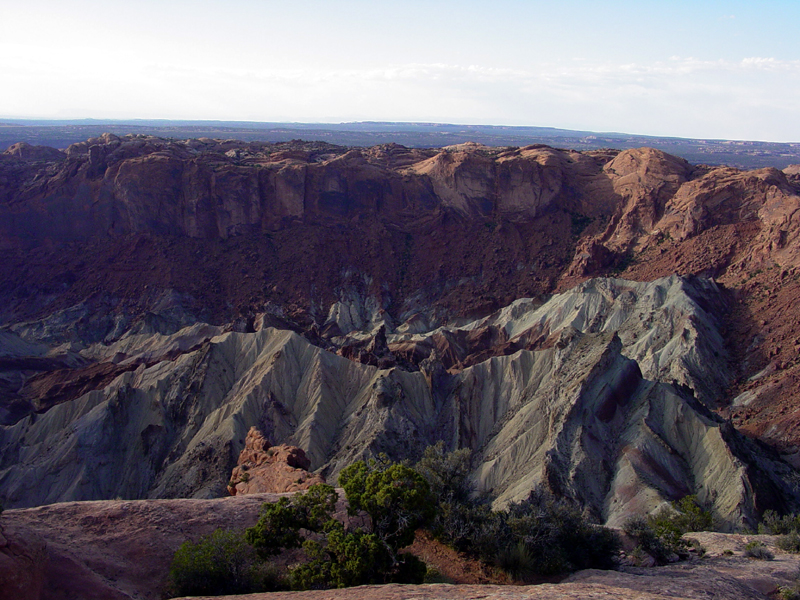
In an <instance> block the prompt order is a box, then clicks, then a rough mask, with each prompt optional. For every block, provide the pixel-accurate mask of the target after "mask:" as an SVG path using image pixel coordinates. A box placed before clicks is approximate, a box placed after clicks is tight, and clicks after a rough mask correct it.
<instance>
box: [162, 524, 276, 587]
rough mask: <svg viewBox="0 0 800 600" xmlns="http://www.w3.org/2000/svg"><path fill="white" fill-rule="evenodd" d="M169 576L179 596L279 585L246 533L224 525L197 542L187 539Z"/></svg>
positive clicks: (175, 559) (179, 550) (173, 560)
mask: <svg viewBox="0 0 800 600" xmlns="http://www.w3.org/2000/svg"><path fill="white" fill-rule="evenodd" d="M169 576H170V582H171V588H172V590H171V591H172V592H174V594H175V595H178V596H197V595H225V594H246V593H252V592H262V591H270V590H271V589H275V588H276V587H277V586H278V581H277V578H276V577H275V576H274V574H272V573H271V572H270V570H269V569H268V568H267V567H265V566H264V565H263V564H262V563H261V562H260V561H259V560H258V557H257V555H256V552H255V550H254V549H253V548H252V547H251V546H250V545H249V544H248V543H247V542H246V541H245V539H244V537H243V536H242V534H241V533H236V532H233V531H224V530H222V529H217V530H216V531H214V533H212V534H211V535H209V536H205V537H203V538H201V539H200V541H198V542H197V543H192V542H185V543H183V544H182V545H181V546H180V548H178V550H177V552H175V556H174V557H173V559H172V565H171V566H170V570H169Z"/></svg>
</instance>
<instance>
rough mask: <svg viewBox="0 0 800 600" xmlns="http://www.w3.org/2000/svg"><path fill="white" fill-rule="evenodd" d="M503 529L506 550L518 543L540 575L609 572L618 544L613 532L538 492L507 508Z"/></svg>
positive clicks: (545, 492) (559, 501)
mask: <svg viewBox="0 0 800 600" xmlns="http://www.w3.org/2000/svg"><path fill="white" fill-rule="evenodd" d="M507 527H508V530H509V531H510V533H511V539H510V540H507V541H506V540H503V541H506V546H508V545H510V543H518V542H522V543H523V544H524V545H525V547H526V548H527V549H528V551H529V552H530V553H531V555H532V556H533V560H534V562H535V567H534V568H535V571H536V573H539V574H541V575H553V574H557V573H566V572H569V571H574V570H578V569H589V568H597V569H610V568H613V567H614V566H615V563H614V559H615V557H616V556H617V554H618V553H619V548H620V542H619V539H618V538H617V536H616V534H615V533H614V532H613V531H611V530H610V529H606V528H604V527H600V526H597V525H593V524H592V523H590V522H589V521H587V520H586V519H585V518H584V516H583V514H582V512H581V511H580V510H579V508H578V507H577V506H576V505H574V504H572V503H570V502H568V501H566V500H564V499H558V498H556V497H555V496H554V495H553V494H551V493H549V492H547V491H545V490H542V489H534V490H532V491H531V493H530V495H529V496H528V498H527V499H526V500H524V501H523V502H517V503H512V504H511V505H509V507H508V511H507ZM500 539H502V536H501V537H500ZM509 542H510V543H509Z"/></svg>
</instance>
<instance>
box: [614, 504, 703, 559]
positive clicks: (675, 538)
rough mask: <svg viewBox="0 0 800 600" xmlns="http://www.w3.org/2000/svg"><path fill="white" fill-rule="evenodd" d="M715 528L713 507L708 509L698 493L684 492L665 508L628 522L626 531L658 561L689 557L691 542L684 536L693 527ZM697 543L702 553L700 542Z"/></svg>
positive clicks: (700, 529)
mask: <svg viewBox="0 0 800 600" xmlns="http://www.w3.org/2000/svg"><path fill="white" fill-rule="evenodd" d="M713 528H714V519H713V516H712V514H711V511H709V510H706V509H705V508H703V506H702V505H701V504H700V502H699V501H698V500H697V496H694V495H692V496H685V497H683V498H681V499H680V500H678V501H676V502H673V503H672V505H671V507H670V508H662V509H661V510H659V511H658V512H657V513H656V514H654V515H651V516H649V517H647V518H646V519H645V518H642V517H634V518H632V519H631V520H629V521H628V522H627V523H626V524H625V532H626V533H627V534H628V535H631V536H633V537H635V538H636V539H637V540H638V541H639V544H640V545H641V547H642V549H643V550H644V551H645V552H647V553H648V554H649V555H650V556H652V557H653V558H654V559H655V561H656V562H657V563H658V564H665V563H667V562H670V561H672V560H676V559H678V558H687V557H688V556H689V554H688V549H689V546H690V545H691V543H690V542H689V541H687V540H684V539H683V535H684V534H686V533H688V532H690V531H710V530H713ZM695 543H696V544H697V546H695V550H696V551H697V553H698V554H699V555H700V556H702V555H703V554H704V551H703V553H701V552H700V550H699V548H702V546H700V544H699V543H697V542H696V541H695Z"/></svg>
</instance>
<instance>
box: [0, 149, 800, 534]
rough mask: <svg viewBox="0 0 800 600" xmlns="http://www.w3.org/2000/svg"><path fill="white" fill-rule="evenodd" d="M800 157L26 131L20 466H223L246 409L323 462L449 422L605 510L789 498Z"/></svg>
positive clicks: (127, 469)
mask: <svg viewBox="0 0 800 600" xmlns="http://www.w3.org/2000/svg"><path fill="white" fill-rule="evenodd" d="M799 188H800V179H798V176H797V173H796V170H793V169H792V168H789V169H786V171H785V172H780V171H776V170H774V169H762V170H758V171H750V172H743V171H738V170H735V169H730V168H709V167H704V166H693V165H690V164H688V163H687V162H685V161H683V160H682V159H679V158H676V157H672V156H669V155H666V154H664V153H663V152H659V151H656V150H652V149H647V148H643V149H637V150H628V151H625V152H616V151H610V150H609V151H597V152H586V153H580V152H574V151H568V150H557V149H553V148H549V147H546V146H529V147H525V148H486V147H482V146H478V145H475V144H464V145H460V146H455V147H449V148H443V149H430V150H428V149H424V150H411V149H407V148H403V147H402V146H397V145H386V146H379V147H375V148H369V149H349V148H341V147H336V146H331V145H327V144H322V143H302V142H294V143H286V144H264V143H242V142H237V141H234V140H227V141H221V140H209V139H200V140H185V141H175V140H162V139H158V138H152V137H135V136H128V137H124V138H118V137H116V136H112V135H105V136H103V137H102V138H96V139H92V140H89V141H87V142H85V143H82V144H75V145H73V146H70V147H69V148H68V149H67V150H66V151H63V152H62V151H57V150H54V149H48V148H38V147H30V146H24V145H23V146H16V147H13V148H11V149H9V151H7V152H6V153H4V154H3V155H2V156H0V248H2V250H3V252H4V260H3V261H0V281H1V282H2V285H0V322H1V323H2V326H1V327H0V422H2V429H0V497H2V499H3V501H4V502H5V504H6V505H7V506H17V507H23V506H35V505H39V504H46V503H51V502H57V501H66V500H91V499H104V498H114V497H118V496H121V497H123V498H166V497H193V498H209V497H215V496H219V495H222V494H224V493H225V490H226V486H227V484H228V482H229V480H230V474H231V470H232V469H233V468H234V466H236V460H237V457H238V456H239V453H240V452H241V451H242V449H243V448H244V447H245V438H246V435H247V432H248V430H249V429H250V428H251V427H253V426H255V427H256V428H257V429H258V431H260V432H261V434H262V435H264V436H266V437H267V438H268V439H269V440H270V441H271V442H272V443H275V444H281V443H286V444H292V445H295V446H297V447H299V448H302V449H303V451H304V452H305V453H306V455H307V457H308V459H309V460H310V463H311V465H310V468H311V469H312V470H314V471H316V472H318V473H319V474H321V475H323V476H325V477H327V478H329V479H331V478H335V476H336V474H337V473H338V471H339V470H340V469H341V468H342V467H343V466H345V465H346V464H348V463H350V462H352V461H353V460H356V459H358V458H362V457H366V456H370V455H372V454H374V453H377V452H387V453H389V454H390V455H391V456H393V457H395V458H403V457H410V458H414V456H415V455H418V453H419V452H420V451H421V449H422V448H423V447H424V446H425V445H427V444H430V443H433V442H435V441H437V440H444V441H445V442H446V444H447V446H448V447H449V448H453V449H455V448H460V447H469V448H472V449H473V451H474V462H473V471H472V475H473V478H474V481H475V483H476V485H477V486H478V487H479V489H481V490H484V491H488V492H491V493H493V494H495V495H496V497H497V498H498V502H500V503H503V502H507V501H510V500H514V499H519V498H521V497H523V496H524V495H526V493H527V491H528V490H529V489H530V487H531V486H533V485H537V484H543V485H546V486H549V487H550V488H552V489H553V490H554V491H557V492H559V493H561V494H564V495H567V496H570V497H573V498H575V499H577V500H579V501H580V502H582V503H583V504H584V505H585V506H586V507H587V509H588V510H589V511H590V512H592V513H593V514H594V515H595V516H596V517H597V518H598V519H601V520H604V521H607V522H609V523H618V522H619V521H620V520H622V519H624V518H625V516H626V515H628V514H630V513H632V512H640V511H644V510H652V509H654V508H656V507H657V506H659V505H660V504H661V503H663V502H664V501H666V500H670V499H673V498H676V497H679V496H681V495H684V494H686V493H697V494H698V495H699V496H700V497H701V499H703V500H704V501H707V502H709V503H710V504H711V505H713V507H714V509H715V511H716V512H717V514H718V515H719V516H720V517H722V518H725V519H727V520H728V521H729V522H731V523H737V522H742V521H744V522H752V520H753V518H754V517H755V515H757V514H758V513H759V512H760V511H761V510H763V509H764V508H767V507H773V508H776V509H779V510H790V509H792V510H793V509H796V508H797V502H798V495H797V489H796V487H797V474H796V472H795V470H794V468H793V467H792V466H791V464H792V463H796V462H797V460H796V452H797V450H798V448H799V447H800V427H799V426H800V413H799V412H797V411H795V410H794V407H795V404H796V401H797V400H798V399H800V392H798V389H800V386H797V385H795V383H796V382H797V381H798V378H800V360H799V359H798V355H797V354H798V352H797V351H798V348H800V319H798V318H797V317H796V315H797V312H796V310H797V309H796V306H797V302H796V301H797V299H798V297H800V271H799V270H798V268H800V264H799V262H798V261H800V250H798V248H800V245H798V244H799V243H800V241H799V237H798V236H800V228H798V223H800V212H798V208H799V207H800V197H799V196H798V189H799ZM612 275H613V277H611V276H612ZM742 432H744V433H746V434H747V436H745V435H742ZM748 436H749V437H748ZM752 438H760V440H754V439H752ZM120 440H124V441H125V443H120ZM761 441H766V442H769V444H771V446H768V445H764V444H762V443H761ZM787 461H788V462H787ZM331 480H332V479H331Z"/></svg>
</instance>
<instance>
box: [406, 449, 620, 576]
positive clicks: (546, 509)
mask: <svg viewBox="0 0 800 600" xmlns="http://www.w3.org/2000/svg"><path fill="white" fill-rule="evenodd" d="M468 467H469V451H466V450H458V451H456V452H450V453H445V452H444V445H443V444H442V443H441V442H440V443H438V444H436V445H435V446H432V447H430V448H428V449H427V450H426V451H425V454H424V455H423V457H422V459H421V460H420V461H419V463H417V468H418V469H419V472H420V473H421V474H422V475H424V476H425V477H426V479H427V480H428V482H429V484H430V488H431V490H432V492H433V493H434V495H435V496H436V504H437V509H436V516H435V518H434V519H433V522H432V524H431V529H432V533H433V535H434V536H435V537H436V538H437V539H439V540H441V541H442V542H444V543H446V544H449V545H451V546H453V547H455V548H457V549H458V550H461V551H465V552H468V553H470V554H472V555H475V556H478V557H480V558H481V559H483V560H485V561H487V562H489V561H491V562H495V563H497V564H498V566H500V568H502V569H503V570H505V571H506V572H508V573H509V574H510V575H512V576H513V577H515V578H517V579H525V578H527V577H530V576H531V575H533V574H537V573H538V574H543V575H544V574H546V575H550V574H556V573H566V572H569V571H572V570H575V569H583V568H590V567H592V568H612V567H614V566H615V564H614V559H615V557H616V555H617V554H618V552H619V547H620V546H619V539H618V538H617V536H616V534H614V533H613V532H612V531H611V530H609V529H605V528H603V527H599V526H597V525H593V524H591V523H590V522H589V521H587V520H586V519H585V518H584V516H583V514H582V512H581V511H580V509H579V508H578V507H577V506H576V505H574V504H572V503H570V502H567V501H566V500H563V499H557V498H556V497H555V496H553V495H552V494H551V493H549V492H546V491H544V490H540V489H535V490H532V491H531V493H530V495H529V497H528V498H527V499H526V500H525V501H523V502H517V503H512V504H511V505H509V507H508V508H507V510H504V511H493V510H491V508H490V505H489V500H488V499H487V498H481V497H480V496H478V495H477V494H475V493H474V490H473V488H472V486H471V485H470V482H469V479H468V477H467V475H468Z"/></svg>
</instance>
